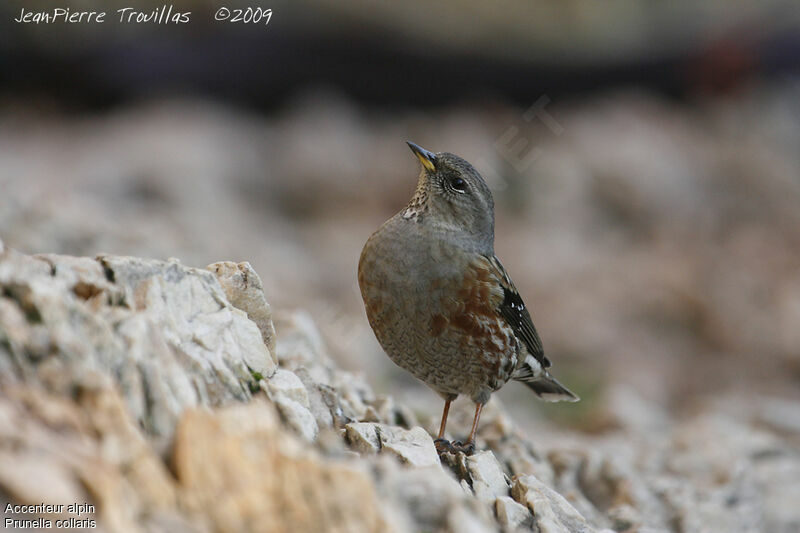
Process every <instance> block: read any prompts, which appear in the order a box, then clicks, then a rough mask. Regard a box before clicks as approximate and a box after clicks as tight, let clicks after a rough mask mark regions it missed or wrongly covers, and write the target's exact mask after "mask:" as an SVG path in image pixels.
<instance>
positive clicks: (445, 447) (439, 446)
mask: <svg viewBox="0 0 800 533" xmlns="http://www.w3.org/2000/svg"><path fill="white" fill-rule="evenodd" d="M451 401H452V400H445V401H444V411H443V412H442V423H441V424H440V425H439V436H438V437H436V440H435V441H433V444H434V445H435V446H436V451H437V452H438V453H439V455H441V454H443V453H444V452H449V451H452V448H453V446H452V445H451V444H450V441H448V440H446V439H445V438H444V428H445V427H446V426H447V413H449V412H450V402H451Z"/></svg>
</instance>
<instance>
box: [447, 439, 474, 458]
mask: <svg viewBox="0 0 800 533" xmlns="http://www.w3.org/2000/svg"><path fill="white" fill-rule="evenodd" d="M450 447H451V448H452V449H453V451H456V452H461V453H463V454H464V455H472V454H473V453H475V443H474V442H468V443H466V444H464V443H462V442H461V441H458V442H455V443H453V444H452V445H451V446H450Z"/></svg>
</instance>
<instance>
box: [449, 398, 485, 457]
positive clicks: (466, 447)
mask: <svg viewBox="0 0 800 533" xmlns="http://www.w3.org/2000/svg"><path fill="white" fill-rule="evenodd" d="M481 411H483V404H482V403H477V404H475V418H473V419H472V431H470V432H469V439H467V443H466V444H461V443H460V442H457V443H455V445H454V446H453V447H454V448H455V449H456V450H457V451H459V452H464V453H465V454H466V455H472V452H474V451H475V433H477V431H478V421H479V420H480V419H481Z"/></svg>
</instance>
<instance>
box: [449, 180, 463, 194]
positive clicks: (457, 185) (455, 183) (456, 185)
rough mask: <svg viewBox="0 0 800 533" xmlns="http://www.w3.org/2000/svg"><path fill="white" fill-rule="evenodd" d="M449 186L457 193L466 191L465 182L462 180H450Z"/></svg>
mask: <svg viewBox="0 0 800 533" xmlns="http://www.w3.org/2000/svg"><path fill="white" fill-rule="evenodd" d="M450 186H451V187H452V188H453V189H455V190H457V191H458V192H466V190H467V182H466V181H464V179H463V178H458V177H455V178H452V179H451V180H450Z"/></svg>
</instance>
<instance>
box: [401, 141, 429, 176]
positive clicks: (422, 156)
mask: <svg viewBox="0 0 800 533" xmlns="http://www.w3.org/2000/svg"><path fill="white" fill-rule="evenodd" d="M406 144H407V145H408V147H409V148H411V151H412V152H414V155H415V156H417V159H419V162H420V163H422V166H423V167H425V170H427V171H428V172H431V171H433V169H434V168H435V165H436V154H434V153H433V152H429V151H428V150H426V149H425V148H423V147H421V146H419V145H417V144H414V143H412V142H411V141H406Z"/></svg>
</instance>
